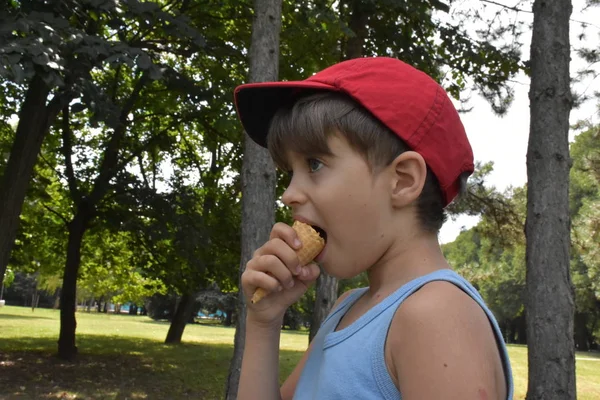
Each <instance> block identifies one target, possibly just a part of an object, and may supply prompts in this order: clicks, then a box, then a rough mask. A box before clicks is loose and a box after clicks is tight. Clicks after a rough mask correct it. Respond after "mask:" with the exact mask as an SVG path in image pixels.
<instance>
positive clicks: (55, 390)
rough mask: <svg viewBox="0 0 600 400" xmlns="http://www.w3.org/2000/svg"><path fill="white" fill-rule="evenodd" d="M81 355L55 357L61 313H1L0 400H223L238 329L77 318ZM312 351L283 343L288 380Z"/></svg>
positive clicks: (594, 361)
mask: <svg viewBox="0 0 600 400" xmlns="http://www.w3.org/2000/svg"><path fill="white" fill-rule="evenodd" d="M77 324H78V327H77V345H78V347H79V353H80V354H79V356H78V358H77V361H76V362H74V363H66V362H62V361H60V360H58V359H57V358H56V357H54V353H55V352H56V340H57V338H58V332H59V312H58V311H56V310H46V309H36V310H35V312H32V311H31V309H28V308H22V307H3V308H0V388H2V390H0V399H2V400H4V399H7V400H12V399H123V400H124V399H174V400H175V399H188V398H193V399H221V398H223V393H224V387H225V382H226V379H227V373H228V366H229V362H230V360H231V355H232V352H233V336H234V332H235V331H234V329H232V328H225V327H221V326H216V325H214V324H213V325H211V324H202V325H200V324H194V325H188V326H187V327H186V329H185V332H184V335H183V342H184V343H183V344H182V345H177V346H172V345H165V344H163V343H162V342H163V340H164V338H165V337H166V334H167V330H168V328H169V324H168V323H164V322H155V321H152V320H151V319H150V318H148V317H141V316H128V315H112V314H96V313H91V314H87V313H83V312H79V313H77ZM306 346H307V335H306V333H305V332H287V331H286V332H284V333H283V334H282V337H281V349H282V351H281V356H280V360H281V375H280V379H281V380H283V379H285V377H286V376H287V375H288V374H289V373H290V372H291V371H292V369H293V368H294V366H295V365H296V363H297V362H298V360H299V359H300V357H301V356H302V353H303V351H304V350H305V349H306ZM509 353H510V357H511V361H512V365H513V375H514V378H515V386H516V395H515V398H516V399H524V398H525V393H526V390H527V348H526V347H524V346H510V347H509ZM577 390H578V398H579V399H580V400H591V399H598V398H600V356H598V355H597V354H593V353H582V354H578V355H577Z"/></svg>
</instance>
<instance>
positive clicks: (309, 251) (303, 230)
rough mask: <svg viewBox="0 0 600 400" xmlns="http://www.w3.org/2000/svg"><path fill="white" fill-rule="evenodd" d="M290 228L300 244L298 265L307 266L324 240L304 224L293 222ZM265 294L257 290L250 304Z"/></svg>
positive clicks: (265, 292)
mask: <svg viewBox="0 0 600 400" xmlns="http://www.w3.org/2000/svg"><path fill="white" fill-rule="evenodd" d="M292 228H293V229H294V230H295V231H296V234H297V235H298V239H300V241H301V242H302V247H300V248H299V249H298V250H296V254H297V255H298V260H300V265H302V266H304V265H307V264H309V263H310V262H311V261H312V260H314V258H315V257H316V256H318V255H319V253H320V252H321V250H323V247H325V240H324V239H323V238H322V237H321V236H320V235H319V234H318V233H317V231H315V230H314V229H313V227H312V226H310V225H308V224H305V223H304V222H300V221H295V222H294V224H293V225H292ZM267 294H268V292H267V291H266V290H265V289H263V288H258V289H256V291H255V292H254V294H253V295H252V299H251V300H250V301H251V302H252V303H258V302H259V301H260V300H261V299H262V298H263V297H265V296H266V295H267Z"/></svg>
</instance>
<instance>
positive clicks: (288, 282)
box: [246, 249, 297, 289]
mask: <svg viewBox="0 0 600 400" xmlns="http://www.w3.org/2000/svg"><path fill="white" fill-rule="evenodd" d="M290 251H292V253H293V250H291V249H290ZM296 263H297V261H296ZM246 268H247V269H251V270H254V271H259V272H264V273H267V274H269V275H271V276H273V277H275V279H277V280H278V281H279V282H280V283H281V284H282V285H283V286H285V287H288V288H289V287H293V286H294V277H293V276H292V273H291V272H290V270H289V269H288V267H287V266H286V265H285V264H283V262H282V261H281V259H280V258H279V257H278V256H277V255H275V254H265V255H258V256H256V257H254V258H253V259H252V260H250V261H249V262H248V264H247V265H246ZM265 289H266V288H265Z"/></svg>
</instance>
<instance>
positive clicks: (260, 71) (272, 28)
mask: <svg viewBox="0 0 600 400" xmlns="http://www.w3.org/2000/svg"><path fill="white" fill-rule="evenodd" d="M281 3H282V1H281V0H254V21H253V23H252V43H251V45H250V53H249V59H250V60H249V61H250V76H249V78H250V79H249V80H250V82H265V81H274V80H277V78H278V75H279V34H280V32H281ZM275 181H276V179H275V167H274V165H273V161H272V160H271V157H270V155H269V153H268V151H267V150H266V149H264V148H262V147H260V146H258V145H257V144H255V143H254V142H253V141H252V140H251V139H250V138H249V137H248V135H247V134H244V160H243V163H242V227H241V230H242V237H241V259H240V276H241V274H242V272H243V271H244V269H245V268H246V263H247V262H248V261H249V260H250V258H252V253H253V252H254V251H255V250H256V249H257V248H258V247H260V246H261V245H262V244H263V243H265V242H266V241H267V240H268V239H269V233H270V231H271V227H272V226H273V224H274V223H275V185H276V183H275ZM240 286H241V285H240ZM245 337H246V302H245V299H244V296H243V293H242V291H241V288H240V292H239V303H238V312H237V323H236V330H235V341H234V343H235V344H234V351H233V358H232V360H231V364H230V366H229V376H228V378H227V387H226V389H225V398H226V399H227V400H235V399H237V391H238V384H239V380H240V369H241V366H242V355H243V353H244V344H245Z"/></svg>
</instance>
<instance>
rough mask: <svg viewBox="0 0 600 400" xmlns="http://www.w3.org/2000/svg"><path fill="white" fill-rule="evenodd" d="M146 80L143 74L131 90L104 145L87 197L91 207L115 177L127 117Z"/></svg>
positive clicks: (146, 76) (144, 73) (145, 75)
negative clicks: (96, 174) (97, 171)
mask: <svg viewBox="0 0 600 400" xmlns="http://www.w3.org/2000/svg"><path fill="white" fill-rule="evenodd" d="M148 80H149V78H148V74H147V73H146V72H143V73H142V76H141V77H140V78H139V79H138V81H137V82H136V84H135V86H134V88H133V90H132V91H131V94H130V95H129V98H128V99H127V101H126V102H125V104H124V105H123V107H122V108H121V114H120V116H119V122H118V123H117V126H115V127H114V129H113V135H112V136H111V138H110V140H109V141H108V144H107V145H106V150H105V151H104V158H103V159H102V162H101V164H100V168H99V173H98V177H97V178H96V181H95V182H94V188H93V189H92V192H91V193H90V196H89V205H90V206H92V207H93V206H95V205H96V204H98V202H99V201H100V199H102V197H103V196H104V194H105V193H106V190H107V189H108V183H109V182H110V180H111V179H112V178H113V177H114V175H115V170H116V167H117V166H118V161H119V160H118V159H119V148H120V147H121V142H122V141H123V138H124V137H125V131H126V129H127V117H128V116H129V113H130V112H131V110H132V109H133V106H134V105H135V103H136V101H137V99H138V97H139V95H140V92H141V91H142V89H143V88H144V86H145V85H146V83H147V82H148Z"/></svg>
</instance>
